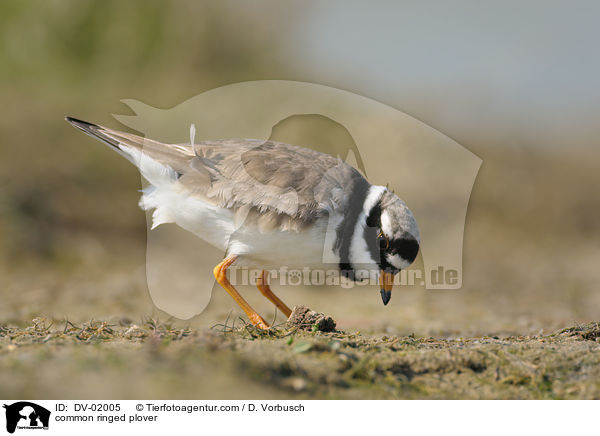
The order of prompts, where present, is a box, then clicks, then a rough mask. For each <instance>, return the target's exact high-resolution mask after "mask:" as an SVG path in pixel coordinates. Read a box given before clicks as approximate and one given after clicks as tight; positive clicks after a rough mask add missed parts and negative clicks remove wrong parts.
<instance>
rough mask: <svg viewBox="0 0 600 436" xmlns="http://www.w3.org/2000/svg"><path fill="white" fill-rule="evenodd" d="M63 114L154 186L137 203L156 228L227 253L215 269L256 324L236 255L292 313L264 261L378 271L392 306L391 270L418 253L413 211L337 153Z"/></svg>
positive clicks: (260, 323)
mask: <svg viewBox="0 0 600 436" xmlns="http://www.w3.org/2000/svg"><path fill="white" fill-rule="evenodd" d="M66 120H67V121H68V122H69V123H71V124H72V125H73V126H75V127H77V128H78V129H80V130H82V131H83V132H84V133H86V134H88V135H90V136H93V137H95V138H97V139H99V140H101V141H102V142H104V143H105V144H108V145H109V146H110V147H111V148H113V149H114V150H115V151H117V152H118V153H119V154H120V155H122V156H123V157H125V158H126V159H128V160H129V161H130V162H132V163H133V164H134V165H135V166H136V167H137V168H138V169H139V170H140V173H141V174H142V176H143V177H144V178H145V179H146V180H147V181H148V182H149V186H148V187H146V188H145V189H144V190H143V195H142V198H141V199H140V203H139V204H140V207H141V208H142V209H144V210H153V211H154V212H153V214H152V228H155V227H157V226H158V225H160V224H165V223H176V224H177V225H179V226H180V227H182V228H184V229H185V230H188V231H190V232H192V233H194V234H195V235H196V236H198V237H200V238H202V239H203V240H205V241H207V242H208V243H210V244H211V245H213V246H215V247H217V248H218V249H221V250H224V251H225V253H226V254H225V258H224V260H223V261H222V262H221V263H219V264H218V265H217V266H215V267H214V270H213V273H214V276H215V278H216V280H217V282H219V284H220V285H221V286H222V287H223V288H224V289H225V290H226V291H227V292H228V293H229V294H230V295H231V297H233V299H234V300H235V301H236V303H237V304H239V306H240V307H241V308H242V309H243V310H244V312H245V313H246V315H247V316H248V318H249V319H250V321H251V322H252V324H253V325H255V326H256V327H259V328H262V329H267V328H269V325H268V324H267V323H266V322H265V320H264V319H263V318H262V317H261V316H260V315H259V314H258V313H257V312H256V311H255V310H254V309H252V307H250V305H249V304H248V303H247V302H246V300H244V298H243V297H242V296H241V295H240V294H239V292H238V291H237V290H236V289H235V288H234V287H233V285H232V284H231V283H230V282H229V280H228V278H227V274H226V273H227V268H229V267H230V266H231V265H233V264H234V263H235V264H236V265H248V266H257V267H261V268H263V270H262V274H261V276H260V277H259V280H258V283H257V286H258V289H259V290H260V292H261V293H262V294H263V295H264V296H265V297H267V298H268V299H269V300H270V301H271V302H272V303H273V304H274V305H275V306H276V307H277V308H279V309H280V310H281V311H282V312H283V313H284V315H285V316H286V317H289V316H290V314H291V310H290V308H289V307H288V306H287V305H286V304H285V303H284V302H283V301H281V300H280V299H279V298H278V297H277V296H276V295H275V294H274V293H273V292H272V291H271V289H270V287H269V285H268V283H267V282H268V274H267V272H266V271H265V269H268V268H277V267H280V266H288V267H291V266H295V267H313V268H314V267H318V266H321V267H322V266H323V263H324V262H327V263H331V262H334V263H335V264H337V267H338V268H339V270H340V271H341V273H342V274H343V275H344V276H346V277H347V278H349V279H351V280H357V279H359V277H357V274H356V271H357V270H358V268H364V267H365V266H366V267H367V268H371V269H377V270H379V284H380V288H381V298H382V300H383V304H387V303H388V302H389V300H390V297H391V290H392V283H393V280H394V275H395V274H397V273H398V272H399V271H400V270H401V269H403V268H406V267H408V266H409V265H410V264H411V263H412V262H413V261H414V260H415V258H416V257H417V253H418V251H419V241H420V236H419V229H418V227H417V223H416V221H415V218H414V216H413V214H412V212H411V211H410V209H409V208H408V207H407V206H406V204H405V203H404V202H403V201H402V200H401V199H400V198H398V197H397V196H396V195H395V194H394V193H392V192H391V191H389V190H388V189H387V188H386V187H384V186H376V185H371V184H370V183H369V182H368V181H367V180H366V179H365V178H364V177H363V176H362V175H361V174H360V173H359V172H358V171H357V170H356V169H354V168H353V167H351V166H350V165H348V164H346V163H345V162H343V161H342V160H341V159H339V158H334V157H332V156H330V155H327V154H324V153H320V152H318V151H315V150H311V149H307V148H303V147H298V146H294V145H289V144H284V143H281V142H274V141H264V140H256V139H227V140H214V141H201V142H198V143H195V144H194V140H193V138H192V139H191V141H190V142H191V144H164V143H161V142H158V141H153V140H151V139H146V138H143V137H140V136H137V135H133V134H130V133H125V132H119V131H116V130H112V129H108V128H106V127H102V126H98V125H95V124H91V123H87V122H85V121H80V120H77V119H74V118H71V117H67V118H66ZM332 229H333V230H332ZM328 235H330V236H329V237H328Z"/></svg>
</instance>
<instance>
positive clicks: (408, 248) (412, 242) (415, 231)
mask: <svg viewBox="0 0 600 436" xmlns="http://www.w3.org/2000/svg"><path fill="white" fill-rule="evenodd" d="M364 237H365V241H366V242H367V246H368V247H369V251H370V253H371V257H372V258H373V260H374V261H375V262H376V263H377V264H378V265H379V270H380V274H379V284H380V288H381V299H382V300H383V304H387V303H388V302H389V301H390V298H391V296H392V284H393V281H394V276H395V275H396V274H397V273H398V272H399V271H400V270H402V269H404V268H407V267H408V266H409V265H410V264H412V263H413V262H414V260H415V258H416V257H417V254H418V253H419V243H420V235H419V228H418V226H417V222H416V220H415V217H414V216H413V213H412V212H411V211H410V209H409V208H408V207H407V206H406V204H405V203H404V202H403V201H402V200H401V199H400V198H398V196H396V194H394V193H393V192H391V191H389V190H388V189H385V190H384V191H383V193H382V195H381V197H380V198H379V200H378V201H377V202H376V203H375V204H374V205H373V207H372V208H371V210H370V211H369V214H368V216H367V226H366V227H365V234H364Z"/></svg>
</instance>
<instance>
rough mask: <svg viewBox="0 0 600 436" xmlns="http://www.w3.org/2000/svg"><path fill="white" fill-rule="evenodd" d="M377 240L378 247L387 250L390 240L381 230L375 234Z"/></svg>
mask: <svg viewBox="0 0 600 436" xmlns="http://www.w3.org/2000/svg"><path fill="white" fill-rule="evenodd" d="M377 242H378V243H379V248H381V249H382V250H387V249H388V248H389V247H390V241H389V240H388V238H386V236H385V235H384V234H383V232H379V234H378V235H377Z"/></svg>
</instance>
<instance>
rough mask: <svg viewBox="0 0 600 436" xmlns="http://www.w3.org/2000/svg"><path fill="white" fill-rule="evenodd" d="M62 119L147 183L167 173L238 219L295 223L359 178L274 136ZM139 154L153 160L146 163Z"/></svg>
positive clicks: (319, 211)
mask: <svg viewBox="0 0 600 436" xmlns="http://www.w3.org/2000/svg"><path fill="white" fill-rule="evenodd" d="M67 120H68V121H69V122H70V123H71V124H73V125H74V126H75V127H77V128H79V129H81V130H82V131H84V132H85V133H87V134H88V135H91V136H94V137H96V138H98V139H100V140H102V141H103V142H105V143H106V144H108V145H110V146H111V147H113V148H114V149H115V150H116V151H117V152H119V153H120V154H122V155H123V156H125V157H126V158H127V159H129V160H130V161H132V162H133V163H134V164H135V165H136V166H138V167H139V168H140V171H141V172H142V174H143V175H144V176H145V177H146V178H148V180H149V181H150V182H151V183H157V182H158V183H160V182H161V181H162V180H164V177H168V178H174V179H176V180H177V183H178V185H179V188H180V189H181V190H182V191H184V192H185V194H186V195H196V196H200V197H202V198H203V199H204V200H206V201H209V202H211V203H213V204H215V205H218V206H221V207H227V208H230V209H233V210H234V211H235V212H236V218H239V219H241V220H245V219H247V218H248V217H250V218H253V219H256V220H257V221H258V223H259V225H260V227H261V228H265V227H280V228H283V229H298V228H300V227H302V226H304V225H306V224H309V223H311V222H313V221H314V220H315V219H317V218H318V217H320V216H322V215H323V214H325V213H328V212H331V211H332V210H335V209H336V208H340V207H343V206H344V204H346V202H347V201H348V197H349V193H351V192H352V186H353V184H354V183H355V182H356V181H363V182H364V179H363V177H362V176H361V174H360V173H359V172H358V171H357V170H355V169H354V168H352V167H351V166H349V165H347V164H346V163H344V162H343V161H341V160H340V159H337V158H334V157H332V156H330V155H327V154H324V153H320V152H318V151H315V150H311V149H307V148H303V147H297V146H293V145H289V144H284V143H281V142H274V141H262V140H254V139H231V140H220V141H204V142H200V143H198V144H196V145H195V146H194V147H192V146H190V145H189V144H164V143H161V142H158V141H153V140H151V139H145V138H143V137H140V136H137V135H133V134H131V133H126V132H119V131H117V130H112V129H108V128H106V127H102V126H99V125H96V124H91V123H88V122H85V121H81V120H76V119H73V118H67ZM132 153H133V154H132ZM144 155H145V156H147V157H149V158H150V161H151V162H152V161H154V162H157V163H158V164H160V165H158V166H155V165H146V164H145V162H146V160H144V159H142V158H141V156H144ZM165 169H166V170H167V171H166V172H165Z"/></svg>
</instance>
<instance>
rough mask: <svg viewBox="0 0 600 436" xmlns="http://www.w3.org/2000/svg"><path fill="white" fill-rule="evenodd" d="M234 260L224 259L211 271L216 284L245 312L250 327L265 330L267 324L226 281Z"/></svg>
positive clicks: (235, 257) (232, 258) (234, 258)
mask: <svg viewBox="0 0 600 436" xmlns="http://www.w3.org/2000/svg"><path fill="white" fill-rule="evenodd" d="M236 259H237V256H230V257H227V258H225V259H224V260H223V262H221V263H220V264H218V265H217V266H215V269H214V270H213V274H214V275H215V279H217V282H219V284H220V285H221V286H222V287H223V289H225V290H226V291H227V293H228V294H229V295H231V298H233V299H234V300H235V302H236V303H237V304H238V305H239V306H240V307H241V308H242V310H243V311H244V312H246V315H247V316H248V318H249V319H250V322H251V323H252V325H254V326H255V327H258V328H260V329H264V330H266V329H268V328H269V324H267V323H266V322H265V320H264V319H262V317H261V316H260V315H259V314H258V313H256V311H255V310H254V309H252V307H250V305H249V304H248V302H247V301H246V300H244V298H243V297H242V296H241V295H240V293H239V292H238V291H237V290H236V289H235V288H234V287H233V285H232V284H231V283H230V282H229V280H228V279H227V268H229V267H230V266H231V264H232V263H233V262H235V260H236Z"/></svg>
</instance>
